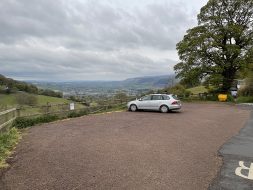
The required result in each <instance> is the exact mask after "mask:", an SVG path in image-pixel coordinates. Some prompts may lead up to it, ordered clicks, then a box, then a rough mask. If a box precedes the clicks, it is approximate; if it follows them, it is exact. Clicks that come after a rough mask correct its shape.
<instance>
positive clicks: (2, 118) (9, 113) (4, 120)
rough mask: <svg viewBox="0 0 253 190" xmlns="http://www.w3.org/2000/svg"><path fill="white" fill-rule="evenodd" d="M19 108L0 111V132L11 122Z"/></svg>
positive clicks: (17, 113)
mask: <svg viewBox="0 0 253 190" xmlns="http://www.w3.org/2000/svg"><path fill="white" fill-rule="evenodd" d="M19 113H20V112H19V109H17V108H12V109H8V110H5V111H2V112H0V132H1V131H5V130H6V129H8V127H9V126H10V125H11V124H12V122H13V121H14V120H15V119H16V117H18V116H19Z"/></svg>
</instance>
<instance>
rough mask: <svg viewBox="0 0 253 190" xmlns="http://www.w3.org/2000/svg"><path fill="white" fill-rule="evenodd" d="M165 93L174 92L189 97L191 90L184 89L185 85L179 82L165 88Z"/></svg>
mask: <svg viewBox="0 0 253 190" xmlns="http://www.w3.org/2000/svg"><path fill="white" fill-rule="evenodd" d="M165 91H166V92H167V93H170V94H175V95H177V96H179V97H189V96H190V94H191V92H190V91H189V90H186V89H185V87H184V86H183V85H181V84H176V85H175V86H172V87H169V88H167V89H165Z"/></svg>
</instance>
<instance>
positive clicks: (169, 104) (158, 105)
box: [127, 94, 181, 113]
mask: <svg viewBox="0 0 253 190" xmlns="http://www.w3.org/2000/svg"><path fill="white" fill-rule="evenodd" d="M127 107H128V110H129V111H133V112H134V111H137V110H155V111H160V112H162V113H167V112H168V111H170V110H178V109H181V102H180V100H179V99H178V98H177V97H176V96H175V95H173V94H169V95H168V94H149V95H146V96H144V97H142V98H140V99H136V100H134V101H131V102H128V104H127Z"/></svg>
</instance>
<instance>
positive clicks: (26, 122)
mask: <svg viewBox="0 0 253 190" xmlns="http://www.w3.org/2000/svg"><path fill="white" fill-rule="evenodd" d="M57 119H59V117H58V116H56V115H44V116H40V117H36V118H26V117H19V118H17V119H16V120H15V121H14V122H13V124H12V126H13V127H16V128H19V129H22V128H26V127H31V126H33V125H36V124H39V123H48V122H52V121H56V120H57Z"/></svg>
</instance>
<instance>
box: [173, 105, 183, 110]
mask: <svg viewBox="0 0 253 190" xmlns="http://www.w3.org/2000/svg"><path fill="white" fill-rule="evenodd" d="M181 107H182V106H181V105H171V106H170V110H179V109H181Z"/></svg>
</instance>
